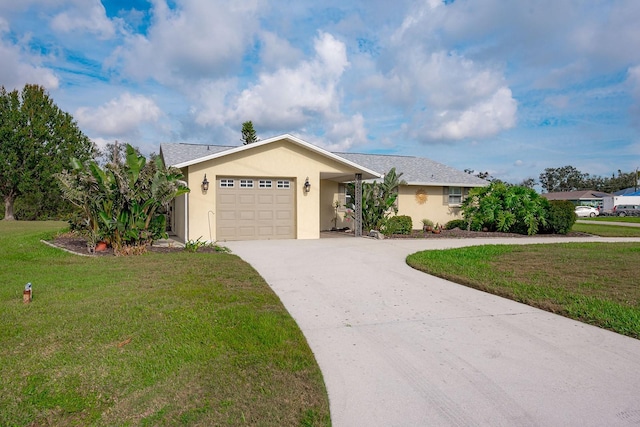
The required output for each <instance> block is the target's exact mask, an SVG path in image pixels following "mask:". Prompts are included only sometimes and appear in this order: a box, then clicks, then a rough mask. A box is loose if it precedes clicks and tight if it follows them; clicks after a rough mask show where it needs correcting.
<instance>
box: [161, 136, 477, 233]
mask: <svg viewBox="0 0 640 427" xmlns="http://www.w3.org/2000/svg"><path fill="white" fill-rule="evenodd" d="M160 155H161V156H162V158H163V160H164V163H165V164H166V165H167V166H174V167H177V168H180V169H181V170H182V172H183V174H184V176H185V178H184V179H185V181H186V183H187V185H188V186H189V188H190V189H191V192H190V193H189V194H187V195H184V196H181V197H179V198H177V199H176V200H174V202H173V205H172V213H171V215H170V223H171V229H172V233H173V234H175V235H176V236H177V237H178V238H180V239H182V240H183V241H187V240H196V239H198V238H202V239H203V240H207V241H212V242H213V241H225V240H258V239H317V238H319V237H320V231H321V230H330V229H331V228H332V227H333V226H334V223H335V225H336V226H337V228H342V227H353V222H351V221H349V220H348V219H346V217H347V215H346V212H345V210H344V208H343V206H342V205H344V203H345V202H346V199H345V197H346V194H345V184H346V183H348V182H353V181H354V180H355V179H356V176H357V174H359V175H360V177H361V179H362V180H382V178H383V176H384V174H385V173H387V172H388V171H389V170H390V169H391V168H392V167H395V168H396V171H397V172H398V173H403V175H402V176H401V177H400V179H403V180H405V181H406V182H407V185H403V186H401V187H400V189H399V197H398V209H399V211H398V215H409V216H411V218H412V220H413V227H414V228H422V222H421V221H422V219H423V218H429V219H431V220H432V221H434V222H440V223H442V224H444V223H445V222H447V221H449V220H451V219H455V218H459V217H460V208H459V207H460V203H461V202H462V201H463V200H464V198H465V196H466V195H467V194H468V192H469V189H471V188H473V187H480V186H485V185H487V184H488V182H487V181H485V180H482V179H479V178H477V177H475V176H473V175H470V174H467V173H465V172H462V171H458V170H456V169H453V168H450V167H448V166H445V165H443V164H441V163H437V162H434V161H432V160H429V159H425V158H419V157H408V156H387V155H375V154H353V153H331V152H329V151H326V150H324V149H322V148H320V147H317V146H315V145H313V144H310V143H308V142H306V141H303V140H302V139H300V138H297V137H294V136H291V135H288V134H287V135H281V136H277V137H274V138H270V139H266V140H263V141H259V142H255V143H253V144H248V145H242V146H216V145H194V144H168V143H165V144H161V146H160ZM205 182H207V183H208V188H207V189H206V190H205ZM306 183H308V186H307V185H306ZM336 201H338V202H339V203H340V205H341V206H340V208H339V209H338V210H337V212H336V209H335V203H336ZM336 217H337V221H336ZM365 232H366V231H365Z"/></svg>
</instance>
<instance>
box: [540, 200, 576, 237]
mask: <svg viewBox="0 0 640 427" xmlns="http://www.w3.org/2000/svg"><path fill="white" fill-rule="evenodd" d="M574 209H575V205H574V204H573V203H571V202H569V201H567V200H551V201H550V202H549V206H548V208H547V225H546V226H545V227H544V228H543V230H542V232H543V233H552V234H567V233H568V232H569V231H571V228H572V227H573V224H574V223H575V222H576V214H575V212H574Z"/></svg>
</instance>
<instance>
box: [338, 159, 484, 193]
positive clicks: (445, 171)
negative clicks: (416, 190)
mask: <svg viewBox="0 0 640 427" xmlns="http://www.w3.org/2000/svg"><path fill="white" fill-rule="evenodd" d="M334 154H336V155H338V156H341V157H344V158H345V159H347V160H351V161H352V162H354V163H357V164H359V165H362V166H364V167H366V168H369V169H372V170H374V171H377V172H380V173H387V172H389V170H390V169H391V168H393V167H395V168H396V172H397V173H400V172H402V176H401V177H400V179H404V180H405V181H407V183H408V184H434V185H437V184H447V185H453V184H457V185H459V186H484V185H487V184H488V182H487V181H485V180H484V179H480V178H478V177H476V176H473V175H470V174H468V173H466V172H463V171H460V170H458V169H455V168H452V167H450V166H447V165H444V164H442V163H438V162H436V161H433V160H431V159H427V158H426V157H413V156H394V155H387V154H360V153H334Z"/></svg>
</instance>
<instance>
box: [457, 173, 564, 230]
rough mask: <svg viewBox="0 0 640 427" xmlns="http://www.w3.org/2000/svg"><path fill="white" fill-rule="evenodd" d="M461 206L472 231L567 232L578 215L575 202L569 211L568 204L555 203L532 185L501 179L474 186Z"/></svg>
mask: <svg viewBox="0 0 640 427" xmlns="http://www.w3.org/2000/svg"><path fill="white" fill-rule="evenodd" d="M461 209H462V214H463V216H464V219H465V221H466V223H467V229H469V230H473V231H482V230H484V231H499V232H504V233H518V234H527V235H533V234H537V233H559V234H566V233H567V232H569V230H570V229H571V227H572V226H573V224H574V222H575V219H576V217H575V214H574V212H573V205H571V208H570V214H569V205H566V204H553V205H552V204H550V203H549V201H548V200H547V199H545V198H544V197H542V196H540V195H539V194H538V193H536V192H535V191H534V190H532V189H530V188H526V187H520V186H513V185H507V184H504V183H502V182H492V183H491V184H490V185H489V186H487V187H479V188H474V189H472V190H471V191H470V192H469V196H468V197H467V199H466V200H465V201H464V202H463V203H462V208H461Z"/></svg>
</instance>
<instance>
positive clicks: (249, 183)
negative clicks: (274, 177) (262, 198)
mask: <svg viewBox="0 0 640 427" xmlns="http://www.w3.org/2000/svg"><path fill="white" fill-rule="evenodd" d="M240 188H253V180H252V179H241V180H240Z"/></svg>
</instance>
